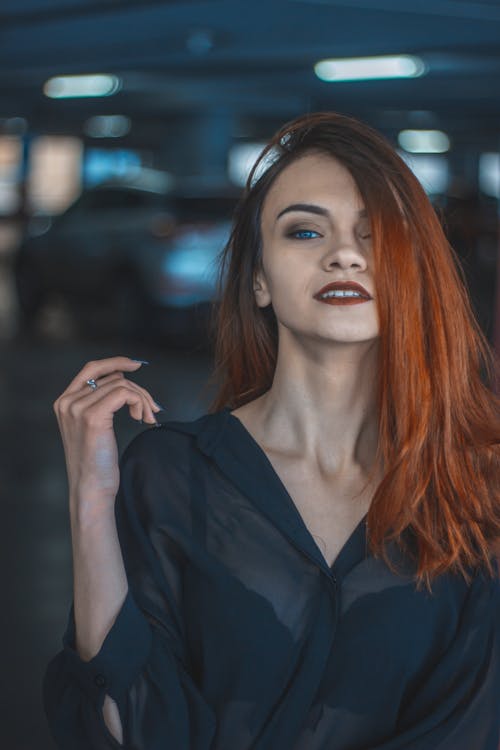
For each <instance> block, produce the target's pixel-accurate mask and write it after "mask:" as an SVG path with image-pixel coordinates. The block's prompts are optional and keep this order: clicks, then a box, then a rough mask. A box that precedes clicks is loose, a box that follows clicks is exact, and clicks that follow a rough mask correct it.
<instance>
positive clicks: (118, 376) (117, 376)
mask: <svg viewBox="0 0 500 750" xmlns="http://www.w3.org/2000/svg"><path fill="white" fill-rule="evenodd" d="M124 379H125V380H126V381H127V383H130V384H131V385H132V386H133V387H134V388H136V389H137V390H138V391H139V392H140V393H142V395H143V396H144V397H145V398H146V399H147V401H148V403H149V405H150V407H151V409H152V411H154V412H159V411H162V407H161V406H160V405H159V404H158V403H157V402H156V401H155V399H154V398H153V397H152V396H151V394H150V393H149V391H147V390H146V389H145V388H143V387H142V386H141V385H139V383H136V382H134V381H133V380H129V379H128V378H125V375H124V374H123V373H122V372H116V373H113V374H112V375H106V376H105V377H103V378H100V379H99V380H98V381H96V385H97V387H98V388H102V386H103V385H106V384H107V383H118V382H121V381H123V380H124ZM88 389H89V385H88V383H85V386H82V388H81V391H82V393H87V391H88ZM93 390H97V389H93Z"/></svg>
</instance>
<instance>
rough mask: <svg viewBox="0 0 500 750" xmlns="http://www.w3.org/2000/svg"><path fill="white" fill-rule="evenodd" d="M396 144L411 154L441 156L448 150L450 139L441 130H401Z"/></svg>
mask: <svg viewBox="0 0 500 750" xmlns="http://www.w3.org/2000/svg"><path fill="white" fill-rule="evenodd" d="M398 143H399V145H400V146H401V148H404V150H405V151H409V152H410V153H411V154H443V153H444V152H445V151H449V150H450V139H449V138H448V136H447V135H446V133H443V131H442V130H402V131H401V132H400V133H399V135H398Z"/></svg>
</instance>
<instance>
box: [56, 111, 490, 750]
mask: <svg viewBox="0 0 500 750" xmlns="http://www.w3.org/2000/svg"><path fill="white" fill-rule="evenodd" d="M219 278H220V288H219V293H220V294H219V297H220V304H219V306H218V308H217V311H216V317H215V320H214V331H215V336H216V342H215V343H216V348H215V360H216V367H215V370H214V377H215V378H216V379H217V381H218V383H219V391H218V395H217V397H216V399H215V401H214V402H213V404H212V405H211V407H210V410H209V412H208V413H207V414H205V415H203V416H202V417H200V418H199V419H197V420H194V421H192V422H179V421H177V422H175V421H167V422H163V423H161V424H160V426H159V429H148V430H145V431H143V432H141V433H140V434H139V435H138V436H137V437H136V438H134V439H133V440H132V441H131V443H130V445H129V446H128V447H127V449H126V450H125V452H124V454H123V456H122V458H121V460H120V465H119V469H118V459H117V448H116V442H115V440H114V434H113V428H112V420H113V414H114V412H115V411H117V410H118V409H119V408H120V407H122V406H123V405H125V404H127V405H129V407H130V414H131V416H132V417H135V418H137V419H141V418H142V419H143V420H144V421H145V422H148V423H151V424H154V423H155V413H156V412H157V410H158V406H157V405H155V403H154V401H153V399H152V398H151V396H150V394H149V393H147V392H146V391H145V390H144V389H142V388H140V387H139V386H138V385H136V384H135V383H133V382H131V381H130V380H129V379H128V378H125V377H124V373H128V372H133V371H134V370H136V369H137V367H138V366H139V365H138V363H137V362H134V361H132V360H129V359H128V358H126V357H114V358H110V359H104V360H100V361H96V362H89V363H87V364H86V365H85V367H84V368H83V370H82V371H81V372H80V373H79V374H78V375H77V376H76V378H75V379H74V380H73V381H72V383H71V384H70V385H69V387H68V388H67V389H66V391H65V392H64V393H63V394H62V395H61V396H60V397H59V398H58V399H57V401H56V402H55V405H54V408H55V411H56V414H57V417H58V421H59V425H60V428H61V432H62V437H63V442H64V448H65V453H66V462H67V466H68V477H69V488H70V518H71V530H72V541H73V560H74V602H73V606H72V608H71V611H70V617H69V622H68V628H67V630H66V633H65V634H64V638H63V646H64V648H63V650H62V651H61V652H60V653H59V654H58V655H57V656H56V657H55V658H54V659H53V660H52V662H51V663H50V665H49V667H48V669H47V672H46V675H45V681H44V701H45V709H46V713H47V715H48V719H49V722H50V725H51V728H52V733H53V735H54V738H55V739H56V742H57V744H58V746H59V747H61V748H82V749H83V748H85V750H88V749H89V748H93V749H94V750H104V749H105V748H106V749H107V748H116V747H121V746H124V747H127V748H134V750H167V748H168V749H170V748H173V749H174V750H188V748H189V750H208V749H209V748H210V749H211V750H222V749H224V750H226V749H230V750H247V749H248V750H250V748H251V749H252V750H368V749H370V750H400V749H401V750H403V748H405V750H424V749H425V750H430V749H431V748H440V750H497V747H498V734H499V725H500V715H499V714H500V711H499V695H500V611H499V610H500V607H499V603H500V584H499V579H498V565H497V561H496V559H495V552H496V550H497V547H496V545H497V544H498V540H499V538H500V492H499V489H500V488H499V477H500V472H499V459H500V448H499V435H500V430H499V401H500V400H499V399H498V397H497V396H496V395H495V394H494V392H493V390H492V387H490V385H491V379H492V377H493V368H494V359H493V353H492V351H491V350H490V349H489V346H488V343H487V342H486V340H485V338H484V336H483V334H482V333H481V330H480V328H479V326H478V324H477V322H476V320H475V318H474V314H473V312H472V309H471V305H470V301H469V298H468V294H467V291H466V287H465V282H464V280H463V276H462V272H461V271H460V270H459V268H458V267H457V265H456V263H455V258H454V255H453V251H452V250H451V248H450V247H449V246H448V244H447V242H446V240H445V237H444V235H443V232H442V230H441V227H440V225H439V222H438V220H437V218H436V216H435V214H434V211H433V209H432V206H431V205H430V203H429V201H428V199H427V197H426V196H425V193H424V192H423V190H422V188H421V187H420V185H419V183H418V181H417V180H416V179H415V177H414V176H413V175H412V173H411V172H410V171H409V170H408V168H407V167H406V166H405V164H404V163H403V161H402V160H401V159H400V158H399V157H398V155H397V154H396V153H395V152H394V150H393V149H392V147H391V146H390V145H389V144H388V143H387V142H386V141H385V140H384V139H383V138H382V137H381V136H380V135H378V134H377V133H376V132H375V131H373V130H372V129H370V128H368V127H367V126H366V125H364V124H362V123H360V122H358V121H356V120H354V119H351V118H348V117H345V116H341V115H338V114H333V113H318V114H313V115H308V116H305V117H301V118H298V119H296V120H294V121H293V122H291V123H289V124H287V125H286V126H285V127H284V128H283V129H282V130H280V131H279V132H278V133H277V134H276V135H275V137H274V138H273V139H272V141H271V143H270V144H269V146H268V147H267V148H266V149H265V151H264V152H263V154H262V155H261V158H260V160H259V162H258V163H257V165H256V167H254V170H253V172H252V174H251V175H250V177H249V180H248V185H247V189H246V191H245V194H244V196H243V198H242V200H241V203H240V206H239V209H238V210H237V212H236V216H235V220H234V227H233V232H232V236H231V239H230V241H229V243H228V246H227V247H226V249H225V251H224V253H223V255H222V257H221V264H220V277H219ZM481 370H482V371H481ZM489 383H490V385H489ZM89 386H90V388H91V389H92V390H89Z"/></svg>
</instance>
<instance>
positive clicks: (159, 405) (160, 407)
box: [155, 401, 167, 411]
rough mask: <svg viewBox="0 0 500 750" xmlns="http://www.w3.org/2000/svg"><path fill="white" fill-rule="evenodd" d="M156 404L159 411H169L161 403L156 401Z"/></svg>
mask: <svg viewBox="0 0 500 750" xmlns="http://www.w3.org/2000/svg"><path fill="white" fill-rule="evenodd" d="M155 404H156V406H157V407H158V408H159V409H161V410H162V411H167V408H166V406H163V405H162V404H160V402H159V401H155Z"/></svg>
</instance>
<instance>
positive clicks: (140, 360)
mask: <svg viewBox="0 0 500 750" xmlns="http://www.w3.org/2000/svg"><path fill="white" fill-rule="evenodd" d="M131 359H132V357H131ZM132 362H140V363H141V365H149V362H148V361H147V360H145V359H132Z"/></svg>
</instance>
